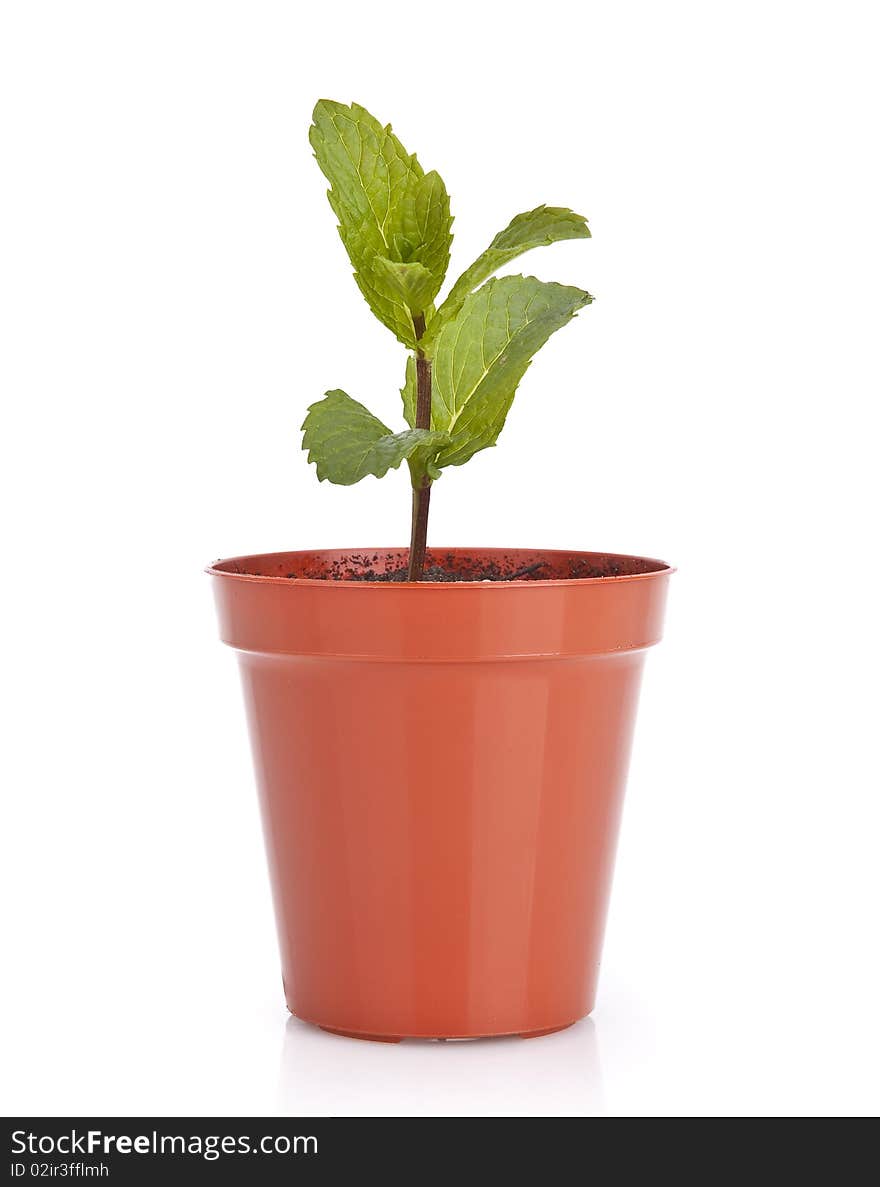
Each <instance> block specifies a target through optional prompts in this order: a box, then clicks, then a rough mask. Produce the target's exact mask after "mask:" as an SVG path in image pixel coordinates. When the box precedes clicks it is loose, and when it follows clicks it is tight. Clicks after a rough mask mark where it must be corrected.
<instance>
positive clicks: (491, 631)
mask: <svg viewBox="0 0 880 1187" xmlns="http://www.w3.org/2000/svg"><path fill="white" fill-rule="evenodd" d="M490 551H491V550H460V551H456V550H453V551H449V550H443V551H442V554H441V555H442V557H443V558H444V559H447V558H450V557H453V556H454V557H466V558H467V561H468V563H470V564H472V563H473V558H474V556H475V554H477V555H479V556H480V557H485V556H487V555H488V554H489V553H490ZM434 552H435V553H437V552H438V550H434ZM344 555H345V554H340V553H325V554H319V553H309V554H294V553H284V554H271V555H270V556H265V557H250V558H237V559H236V560H234V561H226V562H220V563H219V564H218V565H215V566H214V567H213V568H212V569H211V570H210V572H211V573H212V576H213V578H214V584H215V592H216V595H217V602H218V609H219V614H220V622H221V633H222V635H223V638H224V640H225V641H227V642H229V643H230V644H231V645H232V646H234V647H236V648H237V649H238V651H239V656H240V665H241V672H242V677H243V683H244V692H245V702H246V706H247V712H248V718H249V723H250V731H251V739H252V744H253V753H254V760H255V766H256V773H257V781H258V784H259V790H260V800H261V806H262V814H263V822H264V829H265V837H266V847H267V852H268V857H269V866H270V873H271V880H272V888H273V894H274V901H275V908H276V918H277V924H278V933H279V939H280V947H281V956H282V970H283V979H284V990H285V996H286V1000H287V1005H288V1008H289V1009H290V1010H291V1012H292V1013H294V1014H296V1015H297V1016H298V1017H300V1018H303V1019H305V1020H307V1021H310V1022H314V1023H317V1024H318V1025H320V1026H323V1027H326V1028H328V1029H331V1030H335V1031H338V1032H341V1033H345V1034H352V1035H359V1036H364V1037H377V1038H389V1039H397V1038H401V1037H410V1036H421V1037H432V1038H463V1037H476V1036H483V1035H495V1034H522V1035H531V1034H540V1033H545V1032H547V1031H551V1030H557V1029H560V1028H562V1027H564V1026H567V1025H570V1024H571V1023H572V1022H574V1021H576V1020H577V1019H578V1018H581V1017H583V1016H584V1015H586V1014H588V1013H589V1012H590V1010H591V1009H592V1007H593V1002H594V997H595V991H596V981H597V976H598V970H599V959H600V952H601V945H602V933H603V928H604V921H605V913H606V907H607V902H608V894H609V889H610V883H611V874H612V868H613V860H614V850H615V844H616V838H617V831H618V823H619V819H620V811H621V805H622V797H623V789H624V783H625V777H626V768H627V762H628V757H629V748H630V739H631V735H632V728H633V723H634V717H635V709H636V702H637V697H638V688H639V680H640V676H641V669H642V663H643V659H644V655H645V649H646V648H647V646H649V645H650V644H651V643H653V642H655V641H656V640H657V639H658V638H659V633H660V624H661V619H662V612H663V603H664V598H665V590H666V584H667V580H668V576H669V574H670V572H671V570H670V569H669V568H668V566H665V565H663V564H662V563H661V562H653V561H643V560H641V559H640V558H623V557H621V558H612V559H613V560H617V561H619V562H627V561H633V562H634V563H636V562H637V563H636V568H637V569H638V567H639V566H640V565H641V566H649V567H647V568H644V569H640V570H639V571H637V572H635V573H627V572H624V573H623V574H621V575H618V576H609V577H598V578H587V579H564V578H563V579H559V580H547V581H515V582H511V583H491V584H490V583H478V584H464V583H462V584H454V585H441V584H433V583H426V584H419V585H410V584H406V583H402V584H399V585H398V584H371V583H364V582H348V581H326V580H324V581H322V580H315V579H309V578H302V577H298V578H293V579H291V578H289V577H287V576H286V574H287V573H290V572H296V573H303V572H312V573H314V572H315V571H316V570H315V568H314V566H315V564H320V563H330V561H331V560H332V558H339V557H340V556H344ZM370 555H371V556H372V555H378V556H379V557H380V558H387V560H380V562H379V563H380V564H382V563H387V564H388V565H393V564H396V562H397V561H399V559H400V557H401V556H402V555H405V554H401V553H395V552H393V551H388V550H384V551H382V552H381V553H378V554H370ZM497 555H498V556H499V557H500V556H501V555H503V556H504V557H505V558H510V563H511V565H515V566H518V567H525V566H526V565H527V564H529V563H535V562H533V558H535V557H553V558H557V560H558V558H560V557H569V558H570V557H583V556H585V555H591V554H551V553H535V552H525V551H520V552H510V551H507V552H505V553H503V554H500V553H499V554H497ZM600 559H601V560H603V561H605V562H607V560H608V559H609V558H607V557H603V558H600ZM547 563H551V562H547ZM552 563H554V564H555V563H557V561H556V560H554V561H553V562H552ZM558 563H559V564H563V562H562V561H561V560H559V561H558ZM565 563H570V562H565ZM310 565H311V566H312V567H311V568H309V566H310ZM650 566H654V567H650ZM624 568H626V565H624ZM563 571H570V569H569V570H563Z"/></svg>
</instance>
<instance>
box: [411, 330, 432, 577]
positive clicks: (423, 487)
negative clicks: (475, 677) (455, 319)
mask: <svg viewBox="0 0 880 1187" xmlns="http://www.w3.org/2000/svg"><path fill="white" fill-rule="evenodd" d="M413 327H414V329H415V332H416V339H417V340H418V339H419V338H421V336H422V334H424V332H425V319H424V317H423V316H422V314H418V315H417V316H416V317H414V318H413ZM414 427H415V428H417V429H430V427H431V361H430V359H426V358H425V356H424V354H423V352H422V351H421V350H417V351H416V423H415V426H414ZM430 505H431V479H430V478H429V477H428V476H427V474H426V475H425V476H424V478H423V479H422V481H421V483H420V484H419V485H418V486H416V487H413V498H412V533H411V535H410V541H409V570H408V572H407V580H408V581H421V580H422V573H423V571H424V568H425V549H426V547H427V542H428V509H429V507H430Z"/></svg>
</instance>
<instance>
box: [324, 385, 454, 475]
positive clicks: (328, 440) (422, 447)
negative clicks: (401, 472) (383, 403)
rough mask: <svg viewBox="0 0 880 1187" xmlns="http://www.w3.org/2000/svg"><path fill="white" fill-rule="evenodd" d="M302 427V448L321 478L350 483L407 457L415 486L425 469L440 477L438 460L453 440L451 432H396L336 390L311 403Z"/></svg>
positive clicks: (386, 470)
mask: <svg viewBox="0 0 880 1187" xmlns="http://www.w3.org/2000/svg"><path fill="white" fill-rule="evenodd" d="M302 427H303V442H302V444H303V449H307V450H308V451H309V461H310V462H314V463H315V466H316V468H317V471H318V478H319V479H320V480H321V481H322V482H323V481H324V479H325V478H327V479H329V481H330V482H335V483H337V484H338V485H339V486H351V485H352V484H353V483H355V482H360V480H361V479H362V478H365V477H366V475H367V474H373V475H375V476H376V478H382V477H383V476H384V475H385V474H387V473H388V471H389V470H390V469H396V468H397V467H398V466H399V465H400V463H401V462H402V461H404V460H406V461H408V462H409V466H410V471H411V474H412V479H413V484H414V485H417V484H418V482H419V481H420V479H421V477H422V476H423V475H425V474H427V475H428V476H429V477H431V478H437V477H439V473H440V472H439V470H438V469H437V467H436V466H435V464H434V459H435V457H436V455H437V451H438V449H439V448H440V447H441V446H442V445H443V444H448V443H449V436H448V434H446V433H442V432H436V433H435V432H431V431H430V430H428V429H407V430H405V431H404V432H402V433H392V432H391V430H390V429H389V428H388V427H387V425H384V424H383V423H382V421H381V420H379V418H378V417H376V416H373V414H372V412H370V411H369V410H368V409H367V408H365V407H364V406H363V404H359V403H358V402H357V400H353V399H352V398H351V396H349V395H346V393H345V392H343V391H340V390H338V389H336V390H335V391H331V392H327V394H326V396H325V397H324V399H323V400H319V401H318V402H317V403H316V404H312V405H311V406H310V407H309V409H308V412H307V414H306V419H305V421H304V422H303V426H302Z"/></svg>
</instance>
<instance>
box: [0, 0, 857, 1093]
mask: <svg viewBox="0 0 880 1187" xmlns="http://www.w3.org/2000/svg"><path fill="white" fill-rule="evenodd" d="M2 14H3V15H2V30H0V56H2V60H0V88H2V94H0V110H2V121H3V127H2V146H0V151H2V164H3V171H4V175H5V176H4V181H3V184H2V190H0V204H2V217H0V234H2V240H3V245H2V267H0V284H2V293H3V295H2V300H3V307H2V328H3V339H4V348H3V459H4V460H3V467H2V481H3V508H4V559H5V574H4V578H3V582H2V593H3V599H4V611H3V618H2V623H3V674H4V677H5V680H4V684H5V688H6V694H7V697H8V700H7V707H6V712H5V723H6V724H7V725H8V726H9V730H8V738H7V743H6V747H5V754H4V758H3V765H2V772H3V776H4V784H5V791H4V816H5V822H4V826H3V830H2V855H0V856H2V878H3V883H4V885H3V890H2V901H3V908H4V913H5V916H6V917H5V921H4V936H5V941H4V957H5V965H6V968H5V972H4V974H3V978H2V992H3V996H4V1006H3V1016H2V1023H3V1027H4V1029H5V1030H6V1031H7V1033H6V1034H5V1035H4V1037H3V1060H2V1072H0V1075H2V1080H3V1098H2V1101H0V1105H2V1108H3V1111H6V1112H9V1111H16V1112H19V1113H26V1114H27V1113H32V1114H52V1113H57V1114H62V1113H63V1114H77V1113H85V1114H87V1113H105V1114H106V1113H111V1114H113V1113H115V1114H129V1113H130V1114H138V1113H147V1114H150V1113H152V1114H156V1113H166V1114H168V1113H170V1114H175V1113H179V1114H183V1113H196V1114H247V1113H252V1114H258V1113H275V1112H278V1113H291V1112H302V1113H316V1114H327V1113H337V1114H352V1113H368V1114H391V1115H406V1114H421V1113H423V1114H429V1115H431V1114H446V1113H460V1112H463V1113H472V1114H516V1115H540V1114H545V1113H549V1114H571V1115H591V1114H594V1113H603V1112H604V1113H609V1114H616V1115H620V1114H623V1115H629V1114H637V1115H638V1114H661V1115H682V1114H686V1115H689V1114H700V1115H702V1114H710V1115H714V1114H814V1113H819V1114H847V1113H855V1114H865V1113H874V1112H877V1110H878V1105H880V1090H878V1074H880V1073H878V1064H880V1022H878V1017H880V1011H878V1008H877V1003H878V999H880V983H878V982H880V977H878V955H877V930H878V929H877V907H878V879H877V864H878V824H880V808H878V798H877V792H878V780H877V763H876V749H877V658H878V656H877V604H878V576H880V574H878V566H877V531H876V514H877V489H876V468H877V467H876V455H877V431H876V408H877V395H878V385H877V378H878V365H877V357H878V348H877V325H878V313H880V309H878V291H880V282H878V273H880V258H878V257H880V252H878V227H880V219H878V198H880V194H878V185H877V155H876V112H877V102H878V98H880V95H878V86H877V72H876V45H877V37H876V33H877V30H876V28H874V27H873V18H874V16H875V15H876V9H875V6H873V5H872V4H869V3H865V4H859V3H846V2H841V0H836V2H834V3H809V2H806V3H804V2H798V3H784V2H778V0H777V2H774V0H769V2H768V0H761V2H760V3H751V2H742V0H740V2H738V3H736V4H733V3H717V4H705V3H701V2H695V3H682V2H675V0H670V2H668V3H664V4H654V3H626V2H621V0H614V2H610V0H609V2H608V3H589V2H585V0H578V2H577V3H557V4H555V5H551V6H547V5H544V6H541V5H538V6H518V5H517V4H516V3H512V2H508V3H503V4H501V3H479V4H478V3H473V2H469V3H467V4H459V3H446V4H444V5H435V6H428V5H424V6H418V5H414V4H412V3H406V4H402V3H384V4H377V5H366V4H361V3H358V4H352V3H343V2H339V0H338V2H337V3H335V4H332V5H331V4H325V5H308V4H296V3H293V2H290V3H268V2H261V0H241V2H239V3H225V2H221V0H211V2H204V3H198V2H195V0H172V2H160V0H150V2H149V3H146V2H144V3H135V2H120V0H112V2H107V3H94V2H88V0H80V2H79V3H76V4H70V3H48V2H34V0H29V2H24V0H22V2H15V0H7V2H6V3H5V4H4V5H3V9H2ZM319 96H328V97H333V98H338V99H342V100H345V101H349V100H350V99H357V100H358V101H360V102H362V103H364V104H365V105H366V106H368V107H369V108H370V109H371V110H373V111H374V112H375V113H376V114H378V115H379V116H380V117H381V118H382V119H385V120H392V121H393V122H394V125H395V129H396V130H397V131H398V133H399V135H400V136H401V138H402V139H403V141H404V143H405V144H406V145H407V146H408V147H409V148H410V149H413V150H416V151H418V153H419V156H420V159H421V161H422V162H423V164H424V165H425V167H426V168H432V167H437V168H438V169H439V170H440V171H441V172H442V174H443V176H444V178H445V180H446V182H447V185H448V187H449V190H450V192H451V194H452V199H453V210H454V213H455V214H456V216H457V218H456V224H455V233H456V240H455V245H454V249H453V265H452V269H453V275H456V274H457V272H458V271H460V270H461V269H462V268H464V267H465V266H466V264H468V263H469V262H470V261H471V259H472V258H473V256H474V255H475V254H476V253H477V252H478V251H479V250H481V249H482V248H483V247H484V246H485V245H486V244H487V243H488V241H489V240H490V239H491V237H492V235H493V234H494V233H495V232H496V231H497V230H498V229H500V228H501V227H502V226H504V225H505V224H506V223H507V221H508V219H509V218H510V217H511V215H513V214H514V213H516V212H517V211H520V210H527V209H530V208H531V207H533V206H535V205H537V204H538V203H540V202H548V203H556V204H563V205H571V206H573V207H575V208H576V209H578V210H581V211H583V212H584V213H586V214H587V215H588V216H589V218H590V222H591V227H592V230H593V235H594V238H593V239H592V240H591V241H589V242H587V243H583V242H575V243H567V244H561V245H557V246H555V247H553V248H550V249H547V250H544V251H541V252H535V253H533V254H532V255H531V256H529V257H527V258H526V259H525V260H523V261H522V263H521V264H520V263H518V264H517V265H516V266H515V267H514V268H513V269H511V270H518V269H519V268H520V267H524V268H525V270H526V271H534V272H535V273H536V274H538V275H539V276H541V277H543V278H545V279H553V280H560V281H565V282H570V283H576V284H580V285H583V286H585V287H587V288H589V289H590V291H591V292H593V293H595V294H596V297H597V301H596V303H595V305H593V306H592V307H590V308H589V309H586V310H585V311H584V312H583V314H582V315H581V317H580V318H579V319H578V320H577V322H575V324H574V325H573V326H571V327H570V328H568V329H566V330H565V331H564V332H563V333H561V334H560V335H559V337H558V338H557V339H555V340H554V341H553V342H552V343H551V344H550V345H549V346H548V347H547V348H546V350H545V351H544V353H543V354H542V355H541V357H540V358H539V359H538V360H537V361H536V363H535V364H534V366H533V367H532V368H531V370H530V372H529V374H528V376H527V377H526V379H525V381H524V382H523V384H522V388H521V391H520V393H519V396H518V398H517V401H516V404H515V405H514V409H513V412H512V414H511V417H510V420H509V423H508V426H507V428H506V429H505V432H504V435H503V437H502V440H501V443H500V447H499V448H498V449H496V450H491V451H489V452H487V453H484V454H481V455H479V456H478V457H477V458H476V459H475V460H474V461H473V462H472V463H471V464H470V465H469V466H468V467H467V468H466V469H463V470H456V471H452V472H449V473H448V474H447V476H445V477H444V478H443V479H442V481H441V482H440V484H439V485H438V487H437V488H436V490H435V495H434V500H433V503H432V522H431V539H432V540H433V541H434V542H435V543H437V544H490V543H491V544H508V545H514V544H520V545H524V546H549V547H573V548H588V549H599V550H601V549H608V550H613V551H621V552H639V553H644V554H647V555H652V556H661V557H664V558H666V559H668V560H669V561H671V562H673V563H675V564H676V565H677V566H678V569H679V572H678V574H677V575H676V577H675V578H674V580H673V584H672V589H671V598H670V610H669V617H668V624H667V635H666V639H665V641H664V642H663V644H662V645H661V646H660V647H659V648H657V649H656V651H655V652H654V653H653V654H652V655H651V657H650V659H649V664H648V675H647V680H646V684H645V690H644V696H643V701H642V706H641V715H640V720H639V726H638V730H637V739H636V749H635V753H634V756H633V765H632V770H631V778H630V785H629V793H628V802H627V811H626V816H625V821H624V831H623V837H622V842H621V849H620V856H619V862H618V867H617V877H616V883H615V892H614V899H613V905H612V912H611V918H610V924H609V932H608V940H607V944H606V949H605V957H604V972H603V981H602V985H601V992H600V998H599V1004H598V1007H597V1009H596V1012H595V1015H594V1018H593V1019H592V1020H591V1021H589V1022H586V1023H582V1024H580V1025H579V1026H577V1027H575V1028H573V1029H572V1030H570V1031H568V1032H566V1033H564V1034H560V1035H557V1036H555V1037H551V1038H547V1039H544V1040H534V1041H531V1042H528V1043H523V1042H521V1041H520V1040H499V1041H488V1042H480V1043H472V1044H452V1045H450V1044H447V1045H439V1044H418V1043H413V1044H403V1045H401V1046H398V1047H393V1046H384V1045H382V1046H380V1045H374V1044H369V1043H356V1042H351V1041H347V1040H344V1039H340V1038H334V1037H332V1036H329V1035H325V1034H323V1033H321V1032H319V1031H316V1030H313V1029H311V1028H309V1027H307V1026H305V1025H302V1024H299V1023H297V1022H292V1021H288V1018H287V1015H286V1012H285V1009H284V1005H283V1001H282V996H281V985H280V977H279V973H278V963H277V957H276V951H275V938H274V928H273V923H272V918H271V910H270V903H269V896H268V888H267V881H266V877H265V874H264V868H263V855H262V843H261V838H260V835H259V826H258V818H257V810H256V802H255V795H254V791H253V785H252V777H251V770H250V758H249V754H248V749H247V741H246V735H245V725H244V718H243V713H242V710H241V705H240V700H239V691H238V685H237V676H236V672H235V661H234V657H233V655H232V653H231V652H229V651H227V650H225V649H223V648H222V647H221V646H220V644H219V642H218V641H217V638H216V630H215V623H214V619H213V609H212V605H211V599H210V593H209V588H208V581H207V578H206V577H204V576H203V574H202V572H201V569H202V566H203V565H204V564H205V563H206V562H209V561H210V560H212V559H214V558H215V557H218V556H221V555H234V554H236V553H241V552H257V551H268V550H274V549H284V548H298V547H310V546H350V545H377V544H378V545H387V544H392V543H404V542H405V540H406V537H407V529H408V524H407V520H408V514H409V507H408V502H409V496H408V490H407V481H406V478H405V476H404V475H403V474H392V475H391V476H390V477H389V478H387V479H386V480H384V481H383V482H382V483H377V482H374V481H373V480H372V479H369V480H367V481H365V482H364V483H363V484H362V485H361V486H359V487H357V488H356V489H354V490H352V489H343V488H332V487H329V486H328V485H327V484H324V485H323V486H320V487H319V485H318V484H317V482H316V480H315V478H314V474H313V472H312V471H311V470H310V468H309V467H308V466H307V465H306V462H305V458H304V455H302V454H301V453H300V450H299V443H298V441H299V434H298V426H299V424H300V422H301V420H302V417H303V413H304V409H305V407H306V405H307V404H308V403H310V402H311V401H313V400H314V399H315V398H317V397H319V396H320V395H321V394H322V393H323V391H324V390H325V389H326V388H328V387H343V388H345V389H346V390H348V391H349V392H350V393H351V394H352V395H354V396H355V397H356V398H358V399H361V400H363V401H365V402H366V403H368V404H369V405H370V406H371V407H372V408H373V409H374V410H375V411H376V412H377V413H378V414H379V415H380V416H382V417H383V419H386V420H388V421H390V422H391V423H393V424H395V425H401V424H402V421H401V419H400V414H399V403H398V401H399V397H398V394H397V389H398V388H399V386H400V383H401V380H402V373H403V361H404V355H403V350H402V348H401V347H399V346H398V345H397V344H396V343H395V341H394V340H393V338H392V337H391V336H390V335H389V334H388V333H387V331H385V330H384V329H383V328H382V327H381V326H379V324H378V323H376V322H374V320H373V319H372V317H371V315H370V314H369V312H368V311H367V309H366V307H365V306H364V305H363V303H362V301H361V298H360V296H359V294H358V293H357V291H356V289H355V286H354V284H353V282H352V281H351V279H350V276H349V268H348V264H347V261H346V260H345V258H344V253H343V250H342V247H341V245H340V243H339V241H338V238H337V235H336V231H335V229H334V219H333V216H332V214H331V212H330V210H329V207H328V206H327V203H326V200H325V197H324V190H325V185H324V183H323V179H322V178H321V177H320V175H319V173H318V170H317V167H316V165H315V163H314V161H313V160H312V157H311V153H310V150H309V147H308V144H307V140H306V131H307V126H308V123H309V118H310V112H311V107H312V104H313V102H314V100H315V99H316V98H318V97H319ZM390 724H393V723H390Z"/></svg>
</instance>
